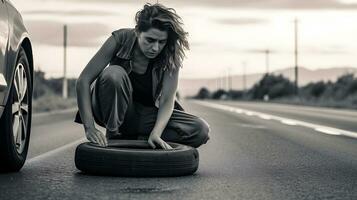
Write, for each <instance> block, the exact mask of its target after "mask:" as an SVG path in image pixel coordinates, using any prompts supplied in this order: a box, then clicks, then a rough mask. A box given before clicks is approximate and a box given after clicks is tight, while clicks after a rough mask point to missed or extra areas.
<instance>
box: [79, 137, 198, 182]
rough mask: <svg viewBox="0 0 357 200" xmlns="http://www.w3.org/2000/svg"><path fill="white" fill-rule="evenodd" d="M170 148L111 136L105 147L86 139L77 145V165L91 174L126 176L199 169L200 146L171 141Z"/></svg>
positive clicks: (176, 173)
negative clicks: (196, 147) (161, 147)
mask: <svg viewBox="0 0 357 200" xmlns="http://www.w3.org/2000/svg"><path fill="white" fill-rule="evenodd" d="M168 144H170V146H172V147H173V149H171V150H164V149H152V148H151V147H150V146H149V144H148V142H147V141H146V140H109V145H108V147H106V148H103V147H100V146H97V145H95V144H92V143H89V142H86V143H82V144H80V145H78V146H77V148H76V153H75V165H76V167H77V168H78V169H79V170H81V171H83V172H85V173H89V174H95V175H110V176H124V177H166V176H183V175H191V174H193V173H195V172H196V171H197V169H198V164H199V154H198V151H197V149H195V148H193V147H190V146H186V145H182V144H177V143H172V142H168Z"/></svg>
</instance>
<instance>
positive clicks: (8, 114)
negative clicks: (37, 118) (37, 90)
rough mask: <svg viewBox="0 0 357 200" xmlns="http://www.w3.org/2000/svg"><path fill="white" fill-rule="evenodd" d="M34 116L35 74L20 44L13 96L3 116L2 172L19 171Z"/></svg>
mask: <svg viewBox="0 0 357 200" xmlns="http://www.w3.org/2000/svg"><path fill="white" fill-rule="evenodd" d="M18 91H20V92H18ZM31 117H32V78H31V74H30V68H29V62H28V59H27V56H26V53H25V50H24V49H23V48H20V50H19V53H18V57H17V62H16V68H15V71H14V75H13V78H12V83H11V85H10V91H9V97H8V100H7V102H6V105H5V109H4V112H3V114H2V116H1V119H0V130H1V131H0V171H1V172H13V171H19V170H20V169H21V168H22V166H23V165H24V163H25V161H26V157H27V151H28V146H29V141H30V132H31Z"/></svg>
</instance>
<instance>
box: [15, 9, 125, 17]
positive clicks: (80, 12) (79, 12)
mask: <svg viewBox="0 0 357 200" xmlns="http://www.w3.org/2000/svg"><path fill="white" fill-rule="evenodd" d="M21 13H22V14H30V15H34V14H35V15H36V14H45V15H48V14H50V15H72V16H83V15H94V16H107V15H119V14H120V12H110V11H103V10H70V11H65V10H28V11H22V12H21Z"/></svg>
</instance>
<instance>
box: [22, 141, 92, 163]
mask: <svg viewBox="0 0 357 200" xmlns="http://www.w3.org/2000/svg"><path fill="white" fill-rule="evenodd" d="M86 140H87V139H86V138H85V137H82V138H80V139H79V140H76V141H74V142H71V143H69V144H66V145H63V146H61V147H58V148H56V149H53V150H51V151H47V152H46V153H43V154H40V155H38V156H35V157H33V158H30V159H29V160H27V161H26V163H25V164H27V165H29V164H32V163H34V162H38V161H41V160H43V159H46V158H48V157H51V156H53V155H56V154H57V153H60V152H61V151H64V150H66V149H68V148H70V147H72V146H74V145H77V144H80V143H83V142H85V141H86Z"/></svg>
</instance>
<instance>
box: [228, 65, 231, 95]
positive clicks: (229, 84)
mask: <svg viewBox="0 0 357 200" xmlns="http://www.w3.org/2000/svg"><path fill="white" fill-rule="evenodd" d="M231 90H232V68H231V67H229V68H228V91H231Z"/></svg>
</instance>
